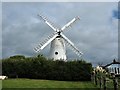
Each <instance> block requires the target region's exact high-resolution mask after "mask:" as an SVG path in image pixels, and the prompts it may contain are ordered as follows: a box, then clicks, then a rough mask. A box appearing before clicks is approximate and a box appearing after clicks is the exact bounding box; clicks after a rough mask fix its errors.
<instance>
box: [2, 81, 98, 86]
mask: <svg viewBox="0 0 120 90" xmlns="http://www.w3.org/2000/svg"><path fill="white" fill-rule="evenodd" d="M2 87H3V88H96V87H95V85H94V84H93V83H91V82H90V81H85V82H80V81H79V82H72V81H54V80H35V79H7V80H3V81H2Z"/></svg>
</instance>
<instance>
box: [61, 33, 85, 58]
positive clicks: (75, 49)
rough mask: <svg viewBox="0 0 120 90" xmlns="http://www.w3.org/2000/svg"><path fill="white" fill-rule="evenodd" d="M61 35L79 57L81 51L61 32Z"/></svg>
mask: <svg viewBox="0 0 120 90" xmlns="http://www.w3.org/2000/svg"><path fill="white" fill-rule="evenodd" d="M61 36H62V37H63V38H64V40H65V42H66V43H67V44H68V45H69V46H70V47H71V49H72V50H73V51H74V52H75V53H76V54H77V55H78V56H80V57H81V55H82V54H83V53H82V52H80V51H79V50H78V49H77V48H76V47H75V45H74V44H73V43H72V42H71V41H70V40H69V39H68V38H67V37H66V36H65V35H63V34H62V33H61Z"/></svg>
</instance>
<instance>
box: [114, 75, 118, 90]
mask: <svg viewBox="0 0 120 90" xmlns="http://www.w3.org/2000/svg"><path fill="white" fill-rule="evenodd" d="M113 84H114V90H118V80H117V78H116V77H115V75H113Z"/></svg>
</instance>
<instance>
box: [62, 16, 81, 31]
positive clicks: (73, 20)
mask: <svg viewBox="0 0 120 90" xmlns="http://www.w3.org/2000/svg"><path fill="white" fill-rule="evenodd" d="M79 19H80V18H79V17H78V16H77V17H76V18H73V19H72V20H71V21H70V22H68V23H67V24H66V25H64V26H63V27H62V28H61V31H63V30H64V29H66V28H68V27H70V26H71V25H72V24H73V23H75V22H76V21H77V20H79Z"/></svg>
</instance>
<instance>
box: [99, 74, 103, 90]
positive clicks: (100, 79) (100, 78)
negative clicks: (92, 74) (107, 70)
mask: <svg viewBox="0 0 120 90" xmlns="http://www.w3.org/2000/svg"><path fill="white" fill-rule="evenodd" d="M99 81H100V89H101V88H102V76H101V75H100V77H99Z"/></svg>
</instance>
